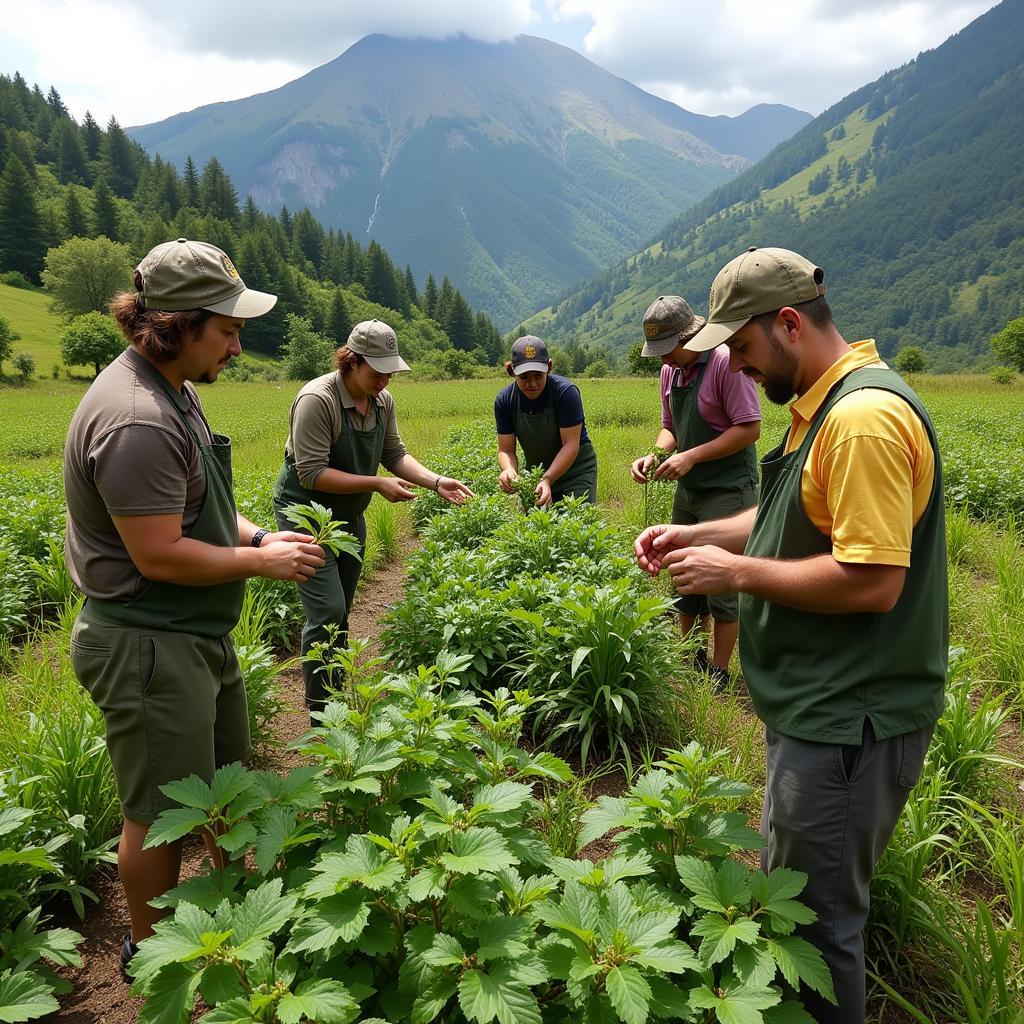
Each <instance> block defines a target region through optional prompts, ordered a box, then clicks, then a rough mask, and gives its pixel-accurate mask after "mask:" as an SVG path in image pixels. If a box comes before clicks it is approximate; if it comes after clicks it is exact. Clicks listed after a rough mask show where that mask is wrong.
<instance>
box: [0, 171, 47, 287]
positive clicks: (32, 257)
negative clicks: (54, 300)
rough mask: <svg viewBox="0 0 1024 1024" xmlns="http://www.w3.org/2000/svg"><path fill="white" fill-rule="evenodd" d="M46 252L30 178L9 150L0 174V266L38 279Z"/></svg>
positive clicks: (31, 278) (29, 277)
mask: <svg viewBox="0 0 1024 1024" xmlns="http://www.w3.org/2000/svg"><path fill="white" fill-rule="evenodd" d="M45 254H46V240H45V239H44V237H43V227H42V218H41V217H40V214H39V207H38V205H37V204H36V196H35V189H34V188H33V187H32V179H31V178H30V177H29V175H28V171H26V170H25V165H24V164H23V163H22V162H21V160H19V159H18V157H17V155H16V154H13V153H12V154H11V155H10V156H9V157H8V158H7V164H6V166H5V167H4V173H3V176H2V177H0V269H3V270H17V271H18V272H19V273H21V274H24V275H25V277H27V278H28V279H29V280H30V281H38V280H39V271H40V270H42V267H43V256H44V255H45Z"/></svg>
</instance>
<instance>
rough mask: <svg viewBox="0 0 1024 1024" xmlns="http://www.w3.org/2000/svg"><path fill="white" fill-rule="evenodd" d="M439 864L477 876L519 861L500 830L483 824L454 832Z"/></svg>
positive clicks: (461, 873) (464, 873) (458, 872)
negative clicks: (448, 849) (449, 848)
mask: <svg viewBox="0 0 1024 1024" xmlns="http://www.w3.org/2000/svg"><path fill="white" fill-rule="evenodd" d="M440 860H441V863H442V864H443V865H444V866H445V867H446V868H447V869H448V870H449V871H452V872H454V873H455V874H459V875H476V874H479V873H480V872H481V871H491V870H494V869H496V868H499V867H502V866H504V865H506V864H518V863H519V860H518V858H517V857H515V856H514V855H513V854H512V851H511V850H510V849H509V848H508V845H507V843H506V842H505V840H504V839H503V838H502V836H501V833H500V832H498V831H496V830H495V829H493V828H491V827H490V826H486V827H484V828H469V829H466V831H465V832H456V833H455V834H454V835H453V836H452V840H451V852H450V853H443V854H442V855H441V858H440Z"/></svg>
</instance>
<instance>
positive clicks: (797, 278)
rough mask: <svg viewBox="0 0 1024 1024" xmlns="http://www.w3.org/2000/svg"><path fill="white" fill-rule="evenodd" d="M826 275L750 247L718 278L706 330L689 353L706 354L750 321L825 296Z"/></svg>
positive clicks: (790, 256)
mask: <svg viewBox="0 0 1024 1024" xmlns="http://www.w3.org/2000/svg"><path fill="white" fill-rule="evenodd" d="M824 281H825V271H824V270H822V269H821V267H816V266H815V265H814V264H813V263H811V262H810V261H809V260H806V259H804V257H803V256H801V255H800V254H799V253H795V252H791V251H790V250H789V249H758V248H757V246H751V247H750V248H749V249H748V250H747V251H746V252H745V253H743V254H742V255H741V256H737V257H736V258H735V259H734V260H730V261H729V262H728V263H727V264H726V265H725V266H724V267H722V269H721V270H720V271H719V272H718V275H717V276H716V277H715V280H714V282H713V283H712V285H711V296H710V298H709V299H708V306H709V307H710V308H709V311H708V324H707V326H706V327H705V328H704V330H702V331H701V332H700V334H698V335H697V337H695V338H694V339H693V340H692V341H688V342H687V343H686V347H687V348H688V349H689V350H690V351H691V352H707V351H708V349H712V348H717V347H718V346H719V345H721V344H722V343H723V342H725V341H728V340H729V339H730V338H731V337H732V336H733V335H734V334H735V333H736V332H737V331H738V330H739V329H740V328H741V327H742V326H743V325H744V324H745V323H746V322H747V321H748V320H749V319H750V318H751V317H754V316H759V315H760V314H761V313H771V312H773V311H774V310H776V309H782V307H783V306H796V305H799V304H800V303H801V302H810V301H811V299H816V298H817V297H818V296H819V295H824V294H825V285H824Z"/></svg>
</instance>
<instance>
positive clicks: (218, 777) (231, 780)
mask: <svg viewBox="0 0 1024 1024" xmlns="http://www.w3.org/2000/svg"><path fill="white" fill-rule="evenodd" d="M254 782H255V780H254V778H253V777H252V775H251V774H250V773H249V771H248V770H247V769H245V768H243V767H242V765H241V763H240V762H238V761H232V762H231V764H225V765H221V767H220V768H218V769H217V770H216V771H215V772H214V773H213V778H212V779H211V780H210V795H211V796H212V797H213V800H214V803H215V804H216V805H217V806H218V807H227V806H228V804H230V803H231V801H232V800H234V799H235V797H237V796H240V795H241V794H242V793H244V792H245V791H246V790H247V789H249V788H250V787H251V786H252V785H253V784H254Z"/></svg>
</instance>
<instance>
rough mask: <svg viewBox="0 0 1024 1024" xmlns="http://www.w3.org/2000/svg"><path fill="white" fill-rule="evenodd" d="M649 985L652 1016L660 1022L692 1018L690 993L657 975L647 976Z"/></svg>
mask: <svg viewBox="0 0 1024 1024" xmlns="http://www.w3.org/2000/svg"><path fill="white" fill-rule="evenodd" d="M647 985H648V987H649V988H650V990H651V1002H650V1014H651V1016H652V1017H656V1018H658V1019H659V1020H663V1019H665V1018H671V1019H673V1020H675V1019H677V1018H679V1017H682V1018H683V1019H684V1020H686V1019H689V1017H690V1016H691V1010H690V992H689V990H688V989H681V988H679V986H678V985H675V984H673V983H672V982H671V981H669V980H668V978H662V977H660V976H659V975H657V974H651V975H648V976H647Z"/></svg>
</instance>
